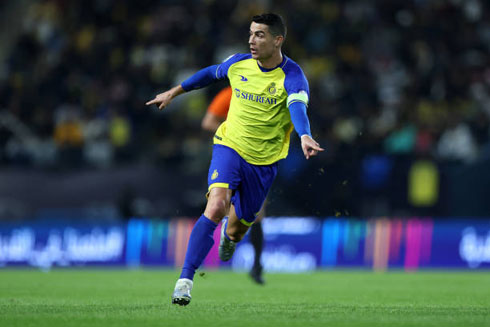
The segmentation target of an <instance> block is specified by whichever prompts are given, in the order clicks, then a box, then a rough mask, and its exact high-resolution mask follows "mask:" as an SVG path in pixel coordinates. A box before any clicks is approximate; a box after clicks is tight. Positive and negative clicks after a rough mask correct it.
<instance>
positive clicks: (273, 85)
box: [267, 82, 277, 95]
mask: <svg viewBox="0 0 490 327" xmlns="http://www.w3.org/2000/svg"><path fill="white" fill-rule="evenodd" d="M267 90H268V91H269V94H270V95H274V94H276V91H277V89H276V83H274V82H272V83H271V85H269V87H268V88H267Z"/></svg>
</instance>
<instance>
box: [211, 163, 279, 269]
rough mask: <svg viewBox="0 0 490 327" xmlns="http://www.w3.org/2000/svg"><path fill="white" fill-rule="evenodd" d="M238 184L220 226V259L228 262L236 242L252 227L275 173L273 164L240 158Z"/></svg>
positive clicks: (275, 168)
mask: <svg viewBox="0 0 490 327" xmlns="http://www.w3.org/2000/svg"><path fill="white" fill-rule="evenodd" d="M240 173H241V185H240V187H238V188H237V189H236V190H235V193H234V195H233V197H232V199H231V203H232V206H231V208H230V214H229V218H228V219H227V221H226V222H225V224H224V226H222V228H221V240H220V249H219V253H220V258H221V260H223V261H228V260H230V259H231V257H232V256H233V252H234V251H235V248H236V243H237V242H239V241H241V240H242V238H243V236H245V234H246V232H247V231H248V229H249V228H250V226H252V224H253V223H254V221H255V220H256V218H257V216H258V215H259V211H260V209H261V208H262V205H263V204H264V201H265V198H266V196H267V193H268V192H269V189H270V187H271V185H272V182H273V181H274V178H275V176H276V174H277V164H272V165H267V166H257V165H251V164H249V163H247V162H245V161H244V160H243V161H242V163H241V167H240Z"/></svg>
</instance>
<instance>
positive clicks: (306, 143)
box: [301, 135, 324, 159]
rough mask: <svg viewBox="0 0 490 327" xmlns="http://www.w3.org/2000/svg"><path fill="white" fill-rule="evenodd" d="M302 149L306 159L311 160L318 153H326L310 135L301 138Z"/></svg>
mask: <svg viewBox="0 0 490 327" xmlns="http://www.w3.org/2000/svg"><path fill="white" fill-rule="evenodd" d="M301 148H302V149H303V153H304V155H305V157H306V159H310V157H313V156H316V155H317V154H318V152H321V151H324V149H322V148H321V147H320V144H318V143H317V142H316V141H315V140H314V139H312V138H311V136H309V135H303V136H301Z"/></svg>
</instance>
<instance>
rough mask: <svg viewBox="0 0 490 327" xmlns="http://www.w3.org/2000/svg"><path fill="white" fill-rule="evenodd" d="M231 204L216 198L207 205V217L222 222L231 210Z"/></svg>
mask: <svg viewBox="0 0 490 327" xmlns="http://www.w3.org/2000/svg"><path fill="white" fill-rule="evenodd" d="M229 207H230V206H229V204H228V203H227V202H226V201H225V200H215V201H212V202H209V203H208V205H207V206H206V213H205V215H206V217H208V218H210V219H211V220H213V221H215V222H220V221H221V219H223V217H225V216H226V214H227V213H228V210H229Z"/></svg>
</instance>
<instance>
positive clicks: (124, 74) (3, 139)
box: [0, 0, 490, 272]
mask: <svg viewBox="0 0 490 327" xmlns="http://www.w3.org/2000/svg"><path fill="white" fill-rule="evenodd" d="M267 11H275V12H278V13H280V14H282V15H283V16H284V18H285V19H286V22H287V25H288V37H287V41H286V44H285V48H284V52H285V53H286V54H287V55H288V56H290V57H291V58H293V59H294V60H295V61H297V62H298V63H299V64H300V66H301V67H302V68H303V69H304V71H305V74H306V76H307V78H308V79H309V82H310V89H311V102H310V106H309V113H308V114H309V117H310V121H311V125H312V131H313V134H314V137H315V139H317V140H318V141H319V142H320V144H322V146H324V147H325V148H326V153H324V154H322V155H320V156H319V157H317V158H314V159H313V160H309V161H306V160H304V159H303V158H302V154H301V152H300V148H299V144H298V140H297V136H296V135H295V134H294V133H293V136H292V145H291V149H290V155H289V157H288V158H287V159H286V160H284V162H282V163H281V165H280V171H279V176H278V178H277V180H276V182H275V184H274V186H273V189H272V191H271V194H270V198H269V203H268V208H267V215H268V216H270V217H273V218H270V219H266V221H265V222H264V231H265V237H266V248H265V252H264V257H263V261H264V265H265V268H266V270H267V271H295V272H300V271H309V270H314V269H317V268H321V267H368V268H374V269H378V270H384V269H387V268H389V267H398V268H404V269H407V270H415V269H418V268H419V267H423V268H441V267H442V268H450V267H455V268H468V267H470V268H482V267H487V268H488V267H490V169H489V168H490V56H489V52H490V6H489V3H488V1H484V0H411V1H391V0H378V1H362V0H357V1H354V0H352V1H313V0H301V1H300V0H296V1H268V0H260V1H244V0H242V1H213V0H210V1H197V0H196V1H191V0H188V1H170V0H169V1H156V0H139V1H122V0H118V1H116V0H87V1H61V0H39V1H36V0H15V1H2V2H0V24H1V29H0V266H2V265H3V266H6V267H10V266H18V265H21V266H23V265H31V266H37V267H43V268H49V267H51V266H53V265H54V266H70V265H73V264H75V265H79V264H88V265H90V264H93V265H106V264H107V265H115V266H139V265H146V266H155V265H156V266H165V267H175V266H179V265H181V264H182V262H183V256H184V254H185V247H186V240H187V237H188V236H189V233H190V230H191V228H192V225H193V223H194V221H195V219H197V217H198V216H199V215H200V214H201V212H202V210H203V206H204V204H205V198H204V194H205V191H206V174H207V168H208V163H209V160H210V145H211V138H210V136H209V135H206V134H205V133H203V132H201V130H200V121H201V118H202V117H203V115H204V113H205V110H206V107H207V105H208V103H209V102H210V100H211V98H212V97H213V96H214V95H215V94H216V93H217V92H218V91H219V89H220V88H221V87H223V86H224V84H217V85H214V86H212V87H209V88H207V89H205V90H201V91H196V92H192V93H190V94H187V95H185V96H182V97H180V98H178V99H177V100H175V101H174V102H173V103H172V105H171V106H170V107H169V108H168V109H166V110H165V111H163V112H159V111H158V110H156V109H155V108H151V109H150V108H146V107H145V106H144V103H145V102H146V101H147V100H149V99H150V98H152V97H153V96H154V95H155V94H156V93H157V92H161V91H163V90H165V89H167V88H169V87H171V86H173V85H175V84H177V83H179V82H181V81H182V80H183V79H184V78H186V77H187V76H189V75H190V74H192V73H194V72H195V71H197V70H198V69H200V68H202V67H205V66H208V65H211V64H215V63H218V62H221V61H222V60H223V59H224V58H226V57H228V56H229V55H230V54H233V53H236V52H247V51H248V46H247V37H248V28H249V22H250V18H251V16H252V15H254V14H257V13H261V12H267ZM252 253H253V250H252V249H251V247H250V246H249V245H248V244H247V243H246V242H242V243H241V245H240V247H239V248H238V249H237V253H236V255H235V258H234V260H233V262H232V263H231V265H232V267H233V268H235V269H238V270H240V269H247V268H248V267H249V266H250V265H251V260H252V257H251V256H252V255H253V254H252ZM220 265H223V263H220V262H219V260H218V258H217V251H216V249H214V250H212V253H211V254H210V255H209V256H208V258H207V259H206V262H205V266H206V267H218V266H220ZM229 265H230V264H227V265H225V266H229Z"/></svg>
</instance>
